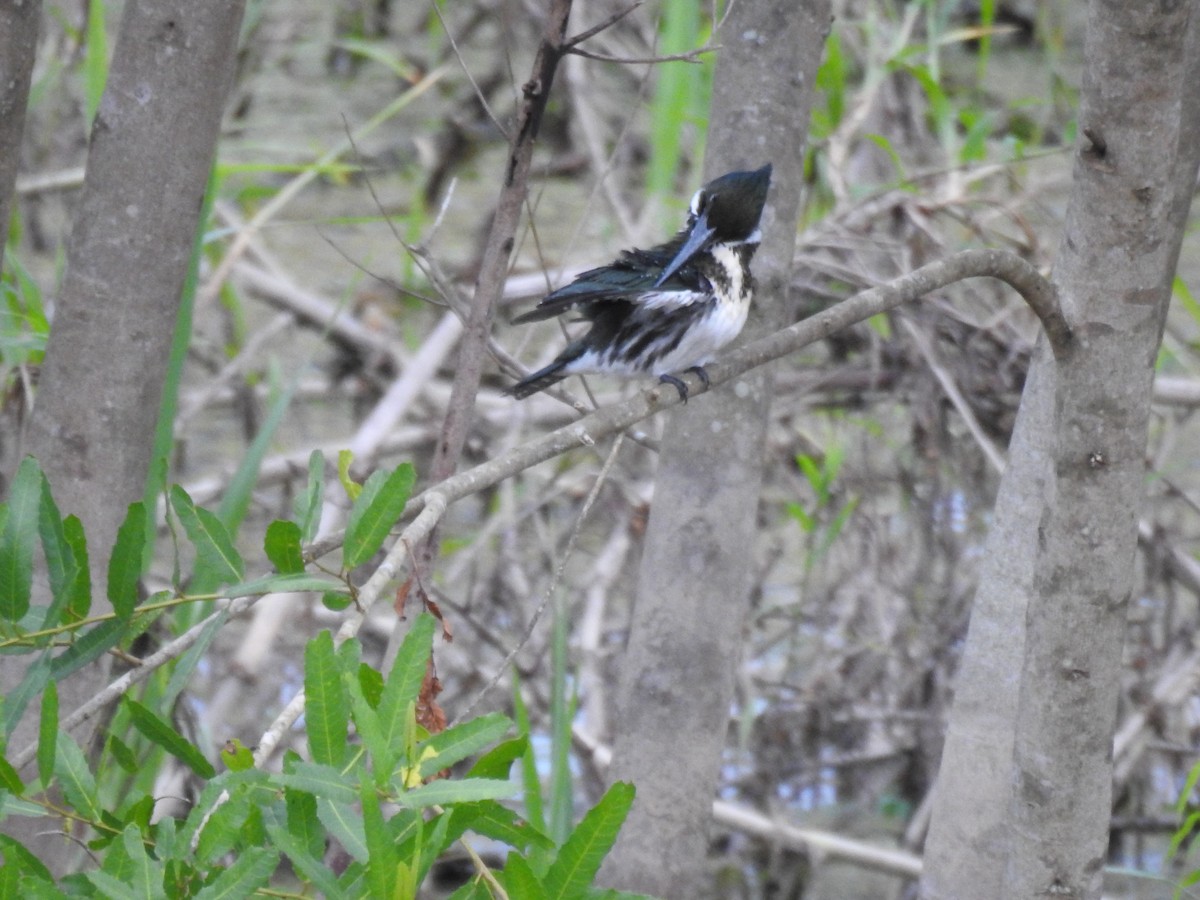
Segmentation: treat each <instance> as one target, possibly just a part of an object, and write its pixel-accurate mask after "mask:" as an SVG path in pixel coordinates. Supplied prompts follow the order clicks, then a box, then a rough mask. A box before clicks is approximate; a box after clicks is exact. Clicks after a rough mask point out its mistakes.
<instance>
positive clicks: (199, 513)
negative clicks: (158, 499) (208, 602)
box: [171, 484, 245, 587]
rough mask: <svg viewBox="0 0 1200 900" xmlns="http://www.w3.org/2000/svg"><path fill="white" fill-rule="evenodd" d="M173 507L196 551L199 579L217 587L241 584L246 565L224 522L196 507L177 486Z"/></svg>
mask: <svg viewBox="0 0 1200 900" xmlns="http://www.w3.org/2000/svg"><path fill="white" fill-rule="evenodd" d="M171 507H172V508H173V509H174V510H175V514H176V515H178V516H179V521H180V522H182V523H183V530H184V531H186V532H187V536H188V540H190V541H191V542H192V545H193V546H194V547H195V548H196V578H197V579H198V580H200V581H202V582H203V583H204V584H205V585H212V586H214V587H215V586H217V585H225V584H233V583H236V582H238V581H241V580H242V576H243V574H244V573H245V563H244V562H242V557H241V555H240V554H239V553H238V552H237V550H236V549H234V546H233V541H232V540H231V539H230V537H229V531H228V530H227V529H226V528H225V526H224V525H222V524H221V520H220V519H218V518H217V517H216V516H215V515H213V513H211V512H209V511H208V510H207V509H205V508H204V507H202V506H196V505H195V504H194V503H193V502H192V498H191V497H189V496H188V493H187V491H185V490H184V489H183V488H181V487H180V486H179V485H177V484H174V485H171Z"/></svg>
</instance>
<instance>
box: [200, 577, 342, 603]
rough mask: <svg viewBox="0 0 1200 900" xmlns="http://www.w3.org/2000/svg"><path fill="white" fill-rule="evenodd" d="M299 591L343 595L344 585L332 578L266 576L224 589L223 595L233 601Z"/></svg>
mask: <svg viewBox="0 0 1200 900" xmlns="http://www.w3.org/2000/svg"><path fill="white" fill-rule="evenodd" d="M301 591H321V592H325V591H338V592H340V593H343V594H344V593H346V585H345V583H344V582H341V581H338V580H336V579H334V578H326V577H324V576H321V575H307V574H305V573H303V572H297V573H294V574H291V575H267V576H266V577H264V578H255V579H253V580H252V581H243V582H241V583H240V584H235V585H233V586H232V587H229V588H226V589H225V590H224V592H223V593H224V594H225V596H226V597H228V598H229V599H231V600H233V599H234V598H237V597H253V596H254V595H255V594H283V593H297V594H298V593H300V592H301Z"/></svg>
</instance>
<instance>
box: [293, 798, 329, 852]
mask: <svg viewBox="0 0 1200 900" xmlns="http://www.w3.org/2000/svg"><path fill="white" fill-rule="evenodd" d="M283 802H284V807H285V809H286V810H287V830H288V831H289V832H291V835H292V837H294V838H295V839H296V840H297V841H298V842H299V843H300V845H301V846H302V847H304V848H305V849H307V850H308V852H309V853H310V854H312V855H313V856H314V857H320V856H321V854H322V853H323V852H324V851H325V832H324V830H323V829H322V828H321V823H320V822H319V821H317V798H316V797H314V796H313V795H312V794H310V793H308V792H307V791H297V790H293V789H291V788H286V789H285V790H284V792H283Z"/></svg>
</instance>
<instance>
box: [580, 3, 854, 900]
mask: <svg viewBox="0 0 1200 900" xmlns="http://www.w3.org/2000/svg"><path fill="white" fill-rule="evenodd" d="M829 25H830V6H829V3H828V2H827V0H806V2H803V3H797V4H795V5H792V4H780V3H777V2H771V0H740V2H739V3H738V4H737V5H736V6H735V7H734V8H733V11H732V12H731V14H730V17H729V20H728V21H727V22H726V23H725V26H724V30H723V32H722V36H721V44H722V45H723V49H722V51H721V56H720V58H719V60H718V62H717V69H716V75H715V79H714V85H713V101H712V108H711V112H710V119H709V121H710V126H709V133H708V152H707V157H706V159H705V165H704V178H705V180H707V179H709V178H712V177H715V176H717V175H720V174H722V173H724V172H726V171H730V170H733V169H739V168H740V169H746V168H757V167H758V166H761V165H763V164H764V163H766V162H772V163H773V164H774V167H775V168H774V179H773V182H772V185H771V193H770V196H769V198H768V202H767V209H766V212H765V214H764V221H763V236H764V239H763V244H762V246H761V248H760V249H759V251H758V254H757V255H756V257H755V259H754V272H755V278H756V280H757V289H756V292H755V307H756V312H755V314H754V317H753V318H752V320H751V323H750V325H749V326H748V329H747V330H748V332H749V334H751V335H757V334H761V333H763V332H765V331H767V330H770V329H771V328H772V327H773V326H776V325H778V324H779V323H780V322H782V321H783V320H784V319H785V318H786V310H785V309H784V306H783V298H784V296H785V295H786V288H785V286H786V284H787V282H788V276H789V272H790V267H791V260H792V256H793V252H794V250H795V239H796V222H797V218H798V214H799V206H800V189H801V185H802V183H803V160H804V141H805V136H806V132H807V126H808V118H809V107H810V104H811V101H812V90H813V84H814V82H815V80H816V72H817V68H818V65H819V63H820V59H821V49H822V47H823V45H824V40H825V37H826V35H827V34H828V31H829ZM769 402H770V391H769V388H768V381H767V374H766V372H765V371H764V370H758V371H756V372H753V373H750V374H748V375H745V376H743V377H741V378H738V379H736V380H735V381H734V382H732V383H730V384H727V385H724V386H722V387H721V388H719V389H716V390H714V391H713V392H712V393H710V394H706V395H703V396H699V397H696V398H695V399H693V400H692V401H691V402H690V403H689V404H688V405H687V406H685V407H676V408H674V409H672V410H671V411H670V412H669V413H668V414H667V421H666V425H665V432H664V435H663V441H662V448H661V454H660V459H659V466H658V474H657V478H656V482H655V494H654V501H653V505H652V507H651V512H650V521H649V524H648V528H647V533H646V542H645V549H644V552H643V557H642V565H641V570H640V575H639V585H638V593H637V602H636V606H635V610H634V615H633V621H632V623H631V626H630V636H629V643H628V646H627V648H626V652H625V657H624V660H623V662H622V664H621V672H622V678H621V684H620V685H619V688H618V691H617V694H616V698H615V705H616V710H615V713H616V715H615V726H616V740H615V743H614V748H613V763H612V767H611V769H610V776H611V778H612V779H613V780H628V781H632V782H633V783H634V784H636V785H637V791H638V794H637V799H636V801H635V803H634V806H633V809H632V811H631V813H630V816H629V818H628V820H627V821H626V823H625V826H624V828H623V829H622V830H621V834H620V837H619V838H618V840H617V844H616V846H615V847H614V848H613V851H612V853H611V854H610V855H609V857H608V859H607V860H606V862H605V865H604V868H603V869H602V872H601V879H602V881H603V882H604V883H606V884H610V885H612V886H614V887H620V888H624V889H630V890H637V891H644V892H648V893H652V894H655V895H658V896H662V897H689V898H690V897H698V896H701V895H702V893H703V891H702V888H701V885H702V884H703V876H704V874H705V873H704V867H703V865H702V864H701V863H702V861H703V859H704V856H705V850H706V845H707V834H708V829H709V823H710V822H711V820H712V801H713V794H714V787H715V784H716V778H717V774H718V767H719V761H720V755H721V750H722V748H723V747H724V744H725V736H726V731H727V726H728V721H729V704H730V701H731V699H732V695H733V683H734V676H735V674H736V671H737V666H738V662H739V658H740V653H741V646H742V625H743V619H744V616H745V612H746V608H747V602H748V599H749V588H750V583H751V567H752V566H753V565H754V553H753V550H752V548H753V537H752V536H753V535H754V533H755V516H756V513H757V509H758V493H759V486H760V484H761V479H762V466H763V446H764V443H765V432H766V414H767V409H768V404H769Z"/></svg>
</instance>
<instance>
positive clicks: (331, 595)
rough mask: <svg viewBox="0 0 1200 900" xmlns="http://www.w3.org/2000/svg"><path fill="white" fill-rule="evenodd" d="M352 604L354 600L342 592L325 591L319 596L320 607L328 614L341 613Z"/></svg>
mask: <svg viewBox="0 0 1200 900" xmlns="http://www.w3.org/2000/svg"><path fill="white" fill-rule="evenodd" d="M353 602H354V598H353V597H351V596H350V595H349V594H347V593H345V592H344V591H342V592H338V591H326V592H325V593H324V594H322V595H321V605H322V606H324V607H325V608H326V609H327V610H329V611H330V612H341V611H342V610H343V609H346V608H348V607H349V606H350V604H351V603H353Z"/></svg>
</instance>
